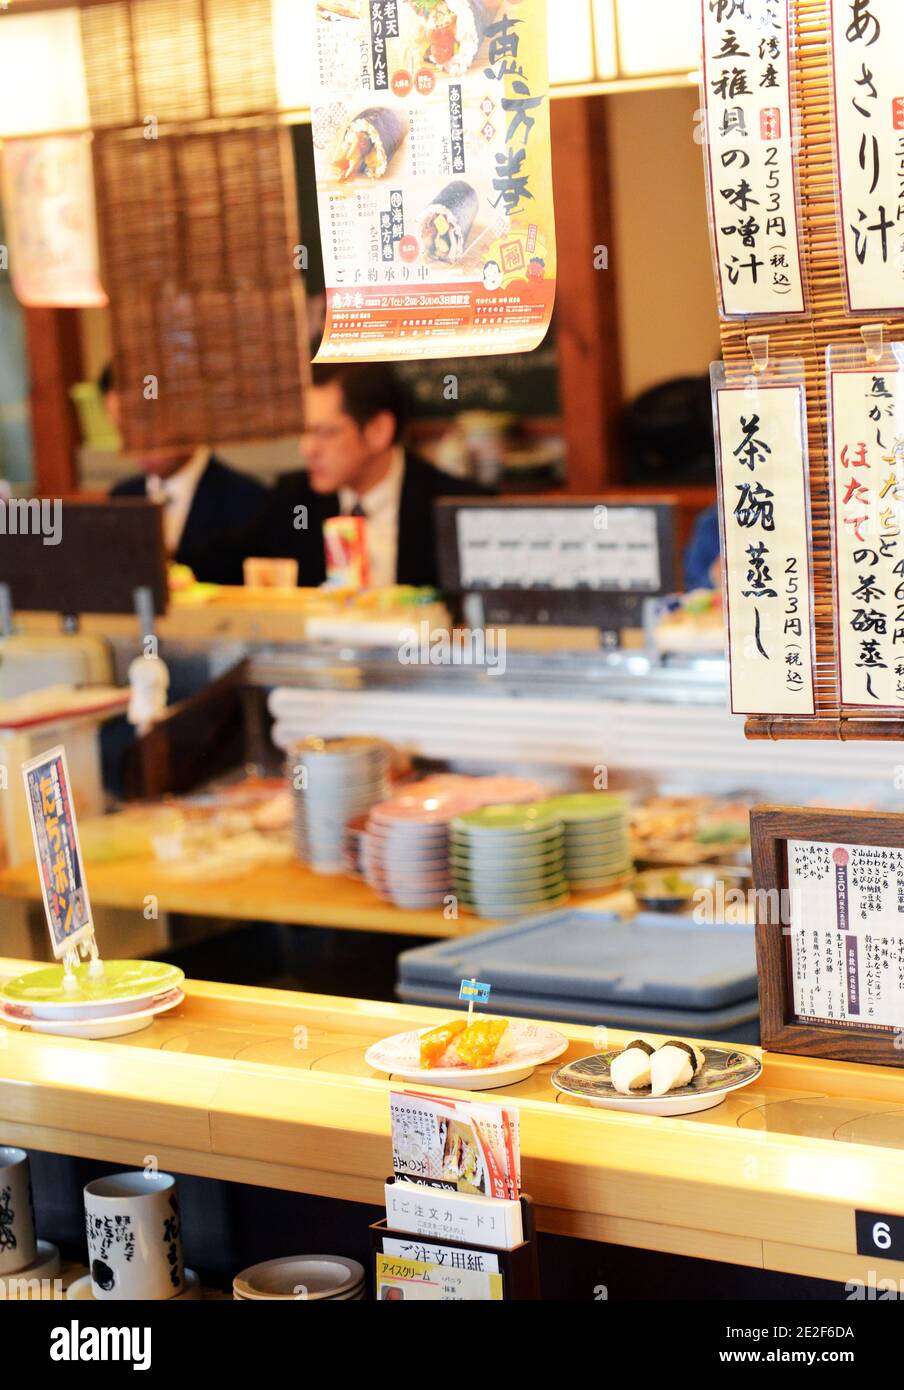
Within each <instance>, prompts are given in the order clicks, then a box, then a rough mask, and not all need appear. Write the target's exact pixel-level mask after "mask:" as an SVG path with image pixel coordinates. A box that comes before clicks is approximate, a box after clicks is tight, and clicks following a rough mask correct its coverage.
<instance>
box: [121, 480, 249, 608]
mask: <svg viewBox="0 0 904 1390" xmlns="http://www.w3.org/2000/svg"><path fill="white" fill-rule="evenodd" d="M110 496H111V497H146V496H147V479H146V477H145V476H144V474H143V473H139V474H136V475H135V476H134V477H132V478H124V479H123V480H122V482H121V483H117V484H116V486H115V487H113V488H112V489H111V491H110ZM266 500H267V489H266V488H265V487H264V485H263V484H262V483H259V482H257V481H256V480H255V479H254V478H249V477H248V475H247V474H246V473H239V472H237V471H236V469H234V468H230V467H229V466H228V465H227V464H225V463H221V462H220V460H219V459H218V458H215V457H214V456H213V455H211V457H210V460H209V462H208V464H207V467H206V468H205V469H204V472H203V473H202V474H201V477H200V479H199V481H198V486H197V488H196V489H195V495H194V497H193V498H192V504H191V507H190V508H189V511H188V516H187V517H186V520H185V527H184V529H183V531H182V536H181V538H180V541H179V548H178V550H177V551H176V555H175V559H176V561H177V562H178V563H179V564H180V565H188V566H190V568H191V569H192V571H193V572H194V575H195V578H196V579H199V580H201V582H202V583H211V584H241V582H242V563H241V557H240V556H236V555H232V554H230V553H229V551H228V548H224V546H223V545H222V542H223V541H224V540H225V539H226V538H228V537H229V536H231V535H232V534H233V533H234V532H235V531H236V530H237V529H238V528H240V527H243V526H247V525H249V524H250V523H251V522H252V521H253V520H254V517H255V516H256V515H257V514H258V513H259V512H260V511H261V510H262V508H263V507H264V505H265V503H266Z"/></svg>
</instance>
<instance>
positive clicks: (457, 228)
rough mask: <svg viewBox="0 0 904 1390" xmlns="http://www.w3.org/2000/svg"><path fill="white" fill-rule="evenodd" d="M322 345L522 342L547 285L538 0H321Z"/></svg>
mask: <svg viewBox="0 0 904 1390" xmlns="http://www.w3.org/2000/svg"><path fill="white" fill-rule="evenodd" d="M315 14H316V18H315V21H314V23H315V34H314V37H315V47H314V83H315V91H314V109H313V117H312V119H313V140H314V156H315V163H316V170H317V189H318V206H319V212H320V229H321V240H322V245H323V259H324V273H325V279H326V295H327V304H326V328H325V332H324V337H323V342H322V344H321V347H320V351H319V354H318V358H319V360H325V359H329V360H352V361H361V360H363V361H366V360H368V359H372V360H387V359H398V358H430V357H463V356H471V355H475V354H478V353H498V352H505V353H513V352H527V351H530V350H531V349H533V348H535V347H537V346H539V344H540V343H541V342H542V340H543V338H544V336H545V334H546V330H547V328H548V325H549V320H550V316H551V313H552V306H553V299H554V295H555V276H556V250H555V227H554V220H553V199H552V174H551V161H550V140H549V86H548V77H547V65H546V45H547V30H546V0H318V3H317V5H316V11H315Z"/></svg>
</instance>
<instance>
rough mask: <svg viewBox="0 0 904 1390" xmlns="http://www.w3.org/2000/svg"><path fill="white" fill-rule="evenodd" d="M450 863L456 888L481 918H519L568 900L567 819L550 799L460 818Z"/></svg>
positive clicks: (455, 825) (464, 903)
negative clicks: (564, 824)
mask: <svg viewBox="0 0 904 1390" xmlns="http://www.w3.org/2000/svg"><path fill="white" fill-rule="evenodd" d="M449 863H450V867H451V871H452V888H453V892H454V893H455V894H456V896H457V898H458V900H459V902H460V903H461V905H462V907H466V908H467V909H468V910H469V911H471V912H475V913H476V914H477V915H478V916H479V917H490V918H493V917H518V916H520V915H521V914H522V913H524V912H536V911H546V910H547V909H548V908H551V907H558V906H560V905H561V904H562V903H564V902H566V901H567V900H568V882H567V880H566V877H565V873H564V864H565V850H564V843H563V827H562V821H561V819H560V818H559V817H558V816H557V815H555V814H554V813H553V812H552V811H550V810H548V809H547V803H545V802H534V803H528V804H527V805H526V806H508V805H505V806H484V807H483V808H482V809H481V810H479V811H471V812H469V813H468V814H467V815H464V816H459V817H458V818H457V819H456V820H453V822H452V830H451V839H450V851H449Z"/></svg>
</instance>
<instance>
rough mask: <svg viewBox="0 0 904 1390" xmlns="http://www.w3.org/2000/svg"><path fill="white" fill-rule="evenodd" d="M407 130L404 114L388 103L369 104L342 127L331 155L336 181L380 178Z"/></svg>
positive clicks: (384, 173) (399, 146)
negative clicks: (335, 147)
mask: <svg viewBox="0 0 904 1390" xmlns="http://www.w3.org/2000/svg"><path fill="white" fill-rule="evenodd" d="M407 134H408V116H407V114H406V113H405V112H404V111H398V110H396V109H395V108H394V107H392V106H369V107H367V108H366V109H365V110H364V111H360V112H359V113H358V115H357V116H355V118H354V119H353V120H351V121H349V123H348V125H347V126H346V127H345V130H344V131H343V133H342V136H341V137H340V140H339V147H338V149H337V151H336V154H335V156H334V158H333V168H334V169H335V171H336V176H337V178H338V179H339V182H340V183H345V182H347V181H348V180H349V179H355V178H367V179H382V178H384V177H385V175H386V172H387V170H388V169H389V165H390V163H391V162H392V159H393V157H394V156H395V155H396V154H397V153H398V151H399V150H400V149H401V147H402V145H403V143H404V141H405V137H406V136H407Z"/></svg>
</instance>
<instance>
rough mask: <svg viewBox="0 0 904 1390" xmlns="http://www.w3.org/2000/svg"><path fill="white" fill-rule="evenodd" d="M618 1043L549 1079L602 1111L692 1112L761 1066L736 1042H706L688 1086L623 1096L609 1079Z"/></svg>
mask: <svg viewBox="0 0 904 1390" xmlns="http://www.w3.org/2000/svg"><path fill="white" fill-rule="evenodd" d="M621 1050H622V1049H621V1048H619V1047H613V1048H609V1049H608V1050H607V1051H605V1052H596V1053H594V1054H593V1055H592V1056H590V1057H581V1058H579V1060H578V1061H576V1062H568V1063H567V1064H566V1065H565V1066H564V1067H559V1070H558V1071H556V1072H553V1075H552V1084H553V1085H554V1086H555V1088H556V1090H557V1091H561V1092H562V1094H563V1095H566V1096H572V1097H573V1098H575V1099H576V1100H586V1101H588V1102H589V1103H590V1105H595V1106H597V1107H598V1108H599V1109H602V1110H629V1111H632V1112H633V1113H634V1114H635V1115H693V1114H695V1113H696V1112H697V1111H700V1110H711V1109H712V1108H713V1107H714V1106H716V1105H721V1104H722V1101H723V1100H724V1099H725V1097H726V1096H727V1095H729V1094H730V1093H731V1092H732V1091H739V1090H740V1089H741V1087H742V1086H749V1085H751V1083H752V1082H754V1081H756V1079H757V1078H758V1076H759V1075H760V1073H761V1072H762V1070H763V1064H762V1062H760V1061H758V1060H757V1058H756V1057H752V1056H751V1055H750V1053H749V1052H742V1051H741V1050H740V1048H736V1047H709V1046H704V1047H702V1048H701V1049H700V1050H701V1051H702V1053H703V1056H704V1058H705V1061H704V1064H703V1068H702V1070H701V1071H700V1072H699V1073H698V1075H697V1076H695V1077H694V1079H693V1081H692V1082H691V1084H690V1085H689V1086H679V1087H678V1089H677V1090H675V1091H669V1093H668V1095H665V1096H651V1095H649V1094H646V1095H644V1094H643V1093H642V1092H638V1093H636V1094H634V1095H630V1096H626V1095H623V1094H622V1092H621V1091H617V1090H616V1089H615V1087H614V1086H613V1085H612V1082H611V1081H610V1080H609V1066H610V1063H611V1062H612V1059H613V1057H617V1056H618V1054H619V1052H621Z"/></svg>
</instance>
